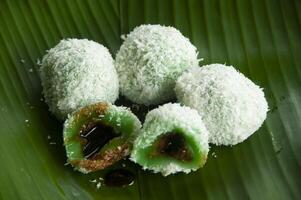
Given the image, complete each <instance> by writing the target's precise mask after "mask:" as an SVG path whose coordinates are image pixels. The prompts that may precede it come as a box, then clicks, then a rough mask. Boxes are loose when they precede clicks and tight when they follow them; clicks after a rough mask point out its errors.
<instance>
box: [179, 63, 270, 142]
mask: <svg viewBox="0 0 301 200" xmlns="http://www.w3.org/2000/svg"><path fill="white" fill-rule="evenodd" d="M175 92H176V94H177V98H178V100H179V101H180V102H181V103H183V104H185V105H187V106H190V107H191V108H195V109H196V110H198V111H199V114H200V115H201V116H202V119H203V122H204V124H205V125H206V127H207V129H208V131H209V133H210V134H209V142H210V143H213V144H216V145H235V144H237V143H240V142H242V141H244V140H245V139H247V138H248V137H249V136H251V135H252V134H253V133H254V132H255V131H256V130H257V129H259V128H260V126H261V125H262V123H263V121H264V120H265V118H266V116H267V111H268V104H267V101H266V99H265V97H264V93H263V90H262V89H261V88H260V87H259V86H257V85H256V84H255V83H253V82H252V81H251V80H249V79H248V78H246V77H245V76H244V75H243V74H241V73H240V72H238V71H236V70H235V69H234V68H233V67H232V66H225V65H222V64H211V65H206V66H203V67H196V68H192V69H190V70H188V71H187V72H184V73H183V75H181V76H180V77H179V79H178V80H177V83H176V87H175Z"/></svg>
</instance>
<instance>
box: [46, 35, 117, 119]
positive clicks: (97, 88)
mask: <svg viewBox="0 0 301 200" xmlns="http://www.w3.org/2000/svg"><path fill="white" fill-rule="evenodd" d="M40 75H41V80H42V86H43V93H44V97H45V101H46V103H47V104H48V105H49V109H50V111H51V112H52V113H53V114H54V115H56V117H57V118H59V119H61V120H64V119H65V118H66V117H67V114H68V113H71V112H73V111H75V110H77V109H78V108H80V107H83V106H86V105H89V104H93V103H96V102H110V103H113V102H115V100H116V99H117V97H118V90H119V85H118V76H117V72H116V69H115V67H114V63H113V59H112V56H111V54H110V52H109V51H108V49H107V48H105V47H104V46H102V45H101V44H98V43H96V42H93V41H90V40H87V39H65V40H61V41H60V42H59V43H58V44H57V45H56V46H55V47H54V48H52V49H50V50H49V51H48V53H47V54H46V55H45V56H44V57H43V60H42V65H41V68H40Z"/></svg>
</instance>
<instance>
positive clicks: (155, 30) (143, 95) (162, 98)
mask: <svg viewBox="0 0 301 200" xmlns="http://www.w3.org/2000/svg"><path fill="white" fill-rule="evenodd" d="M197 65H198V58H197V49H196V48H195V47H194V46H193V45H192V44H191V43H190V41H189V40H188V39H187V38H186V37H184V36H183V35H182V34H181V33H180V32H179V31H178V30H177V29H175V28H173V27H167V26H161V25H141V26H139V27H136V28H135V29H134V30H133V31H132V32H130V33H129V34H128V35H126V36H125V38H124V42H123V44H122V45H121V47H120V49H119V51H118V53H117V55H116V69H117V73H118V76H119V81H120V92H121V93H122V95H124V96H125V97H127V98H128V99H129V100H131V101H133V102H135V103H138V104H144V105H155V104H160V103H164V102H167V101H169V100H171V99H173V98H175V94H174V91H173V88H174V86H175V82H176V79H177V78H178V76H179V75H180V74H181V73H182V72H183V71H184V70H185V69H187V68H188V67H191V66H197Z"/></svg>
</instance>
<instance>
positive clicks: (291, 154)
mask: <svg viewBox="0 0 301 200" xmlns="http://www.w3.org/2000/svg"><path fill="white" fill-rule="evenodd" d="M140 24H162V25H171V26H174V27H176V28H178V29H179V30H180V31H181V32H182V33H183V34H184V35H185V36H186V37H188V38H189V39H190V40H191V42H192V43H193V44H194V45H195V46H196V47H197V48H198V50H199V57H200V58H204V60H203V61H201V62H200V65H204V64H208V63H226V64H228V65H233V66H235V67H236V68H237V69H239V70H240V71H241V72H242V73H244V74H245V75H246V76H247V77H249V78H250V79H251V80H253V81H254V82H256V83H257V84H258V85H260V86H261V87H263V88H264V92H265V94H266V97H267V100H268V103H269V107H270V111H269V113H268V117H267V119H266V121H265V123H264V125H263V126H262V127H261V128H260V129H259V130H258V131H257V132H256V133H255V134H254V135H253V136H252V137H250V138H249V139H248V140H247V141H245V142H243V143H241V144H238V145H235V146H233V147H216V146H211V150H210V155H209V158H208V162H207V164H206V165H205V167H204V168H202V169H200V170H198V171H196V172H194V173H191V174H188V175H184V174H177V175H172V176H169V177H167V178H165V177H162V176H161V175H159V174H152V173H150V172H146V171H143V170H141V168H140V167H139V166H138V165H135V164H133V163H131V162H129V161H122V162H124V163H123V164H126V167H127V168H129V169H130V170H132V171H133V172H134V173H135V175H136V179H135V182H134V184H133V185H131V186H128V187H123V188H112V187H106V186H101V187H100V188H97V186H96V185H95V183H93V180H95V179H97V178H99V177H101V176H102V173H103V172H96V173H93V174H89V175H83V174H80V173H78V172H75V171H73V170H72V168H71V167H70V166H68V165H64V163H65V162H66V157H65V152H64V147H63V145H62V133H61V132H62V123H61V122H59V121H57V120H56V119H55V118H54V117H53V116H52V115H51V114H50V113H49V111H48V107H47V105H46V104H45V102H44V101H43V97H42V94H41V84H40V79H39V75H38V69H39V65H38V63H39V62H40V60H41V58H42V56H43V55H44V54H45V53H46V50H47V49H49V48H51V47H53V46H54V45H55V44H56V43H58V42H59V40H60V39H62V38H69V37H72V38H88V39H91V40H95V41H97V42H100V43H102V44H104V45H105V46H107V47H108V48H109V49H110V51H111V53H112V54H113V55H115V54H116V52H117V50H118V48H119V46H120V45H121V42H122V40H121V39H120V36H121V35H122V34H127V33H128V32H129V31H131V30H132V29H133V28H134V27H135V26H137V25H140ZM300 52H301V2H300V1H298V0H286V1H284V0H246V1H240V0H203V1H201V0H98V1H96V0H48V1H45V0H1V1H0V138H1V139H0V199H4V200H14V199H30V200H33V199H39V200H40V199H46V200H50V199H101V200H107V199H108V200H110V199H121V200H122V199H125V200H127V199H130V200H135V199H158V200H160V199H162V200H163V199H179V200H181V199H187V200H188V199H256V200H260V199H273V200H274V199H301V56H300ZM119 104H129V103H128V102H124V101H119ZM138 114H139V113H138ZM140 114H141V115H143V111H140ZM91 180H92V181H91Z"/></svg>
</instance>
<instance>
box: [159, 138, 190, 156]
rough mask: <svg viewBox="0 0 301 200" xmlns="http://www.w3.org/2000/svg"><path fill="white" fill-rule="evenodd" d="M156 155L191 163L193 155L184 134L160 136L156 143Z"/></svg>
mask: <svg viewBox="0 0 301 200" xmlns="http://www.w3.org/2000/svg"><path fill="white" fill-rule="evenodd" d="M155 151H156V153H155V154H156V155H163V156H169V157H172V158H175V159H177V160H179V161H191V160H192V154H191V152H190V151H189V149H188V147H187V145H186V140H185V138H184V137H183V135H182V134H179V133H176V132H168V133H166V134H164V135H162V136H160V137H159V138H158V139H157V141H156V150H155Z"/></svg>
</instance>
